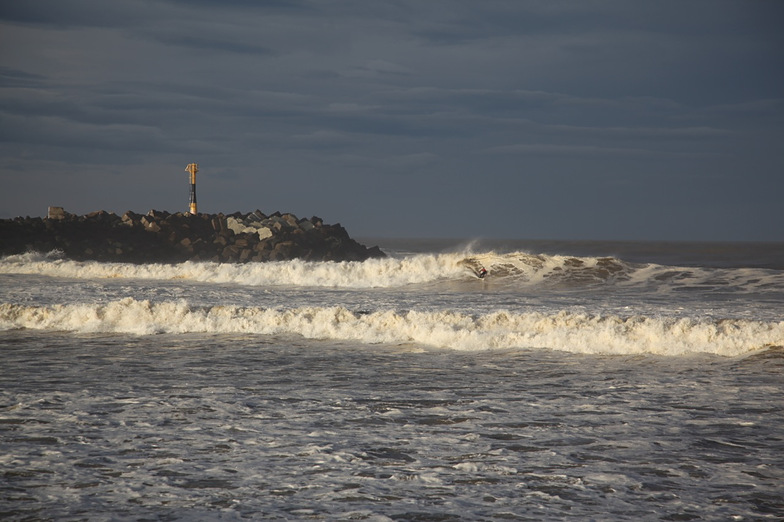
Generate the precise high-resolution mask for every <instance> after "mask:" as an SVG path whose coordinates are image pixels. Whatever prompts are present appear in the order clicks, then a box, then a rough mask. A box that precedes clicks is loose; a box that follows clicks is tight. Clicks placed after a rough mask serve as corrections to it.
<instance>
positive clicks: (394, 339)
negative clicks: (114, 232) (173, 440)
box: [0, 298, 784, 356]
mask: <svg viewBox="0 0 784 522" xmlns="http://www.w3.org/2000/svg"><path fill="white" fill-rule="evenodd" d="M19 328H29V329H38V330H51V331H68V332H79V333H97V332H101V333H125V334H135V335H152V334H160V333H175V334H183V333H208V334H223V333H234V334H236V333H243V334H261V335H272V336H276V335H298V336H302V337H305V338H309V339H323V340H342V341H356V342H359V343H363V344H395V345H397V344H407V343H414V344H420V345H426V346H431V347H437V348H448V349H454V350H469V351H478V350H499V349H552V350H562V351H568V352H575V353H590V354H658V355H689V354H697V353H710V354H716V355H723V356H737V355H742V354H746V353H749V352H752V351H756V350H761V349H764V348H767V347H773V346H781V345H784V322H764V321H752V320H726V319H725V320H708V319H704V320H698V319H686V318H667V317H662V318H657V317H645V316H632V317H620V316H615V315H612V316H591V315H587V314H575V313H567V312H559V313H555V314H545V313H540V312H530V313H511V312H508V311H496V312H492V313H487V314H483V315H468V314H464V313H458V312H454V311H413V310H412V311H406V312H399V311H394V310H381V311H376V312H372V313H368V312H354V311H351V310H348V309H347V308H345V307H340V306H335V307H302V308H294V309H275V308H259V307H238V306H206V307H194V306H190V305H189V304H188V303H187V302H186V301H167V302H160V303H152V302H150V301H146V300H145V301H138V300H135V299H133V298H125V299H122V300H118V301H112V302H108V303H104V304H67V305H52V306H26V305H19V304H0V330H10V329H19Z"/></svg>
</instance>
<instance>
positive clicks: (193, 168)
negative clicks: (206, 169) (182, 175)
mask: <svg viewBox="0 0 784 522" xmlns="http://www.w3.org/2000/svg"><path fill="white" fill-rule="evenodd" d="M185 172H190V173H191V204H190V209H189V212H190V213H191V214H196V173H197V172H199V166H198V165H197V164H195V163H190V164H189V165H188V166H187V167H185Z"/></svg>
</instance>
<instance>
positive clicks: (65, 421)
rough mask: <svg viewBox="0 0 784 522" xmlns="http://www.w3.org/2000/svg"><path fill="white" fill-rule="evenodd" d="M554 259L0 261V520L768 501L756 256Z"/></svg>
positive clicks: (346, 515) (648, 516)
mask: <svg viewBox="0 0 784 522" xmlns="http://www.w3.org/2000/svg"><path fill="white" fill-rule="evenodd" d="M412 245H413V243H412ZM567 253H568V254H570V255H566V254H564V255H560V254H558V255H556V254H540V253H536V252H522V251H519V250H513V251H512V252H507V253H504V252H500V253H499V252H495V251H480V252H478V253H477V252H467V253H466V252H463V253H459V254H458V253H453V254H450V253H447V254H443V253H436V252H434V253H425V254H422V253H415V252H414V253H407V254H399V255H397V256H393V258H392V259H390V260H386V261H383V262H378V261H373V262H368V263H365V264H301V263H290V264H278V265H274V264H268V265H264V266H253V265H248V266H242V267H238V266H224V265H215V264H201V265H200V264H185V265H171V266H168V265H167V266H164V265H148V266H140V267H139V266H133V265H108V264H91V263H72V262H69V261H65V260H59V259H56V257H55V258H53V257H51V256H35V255H28V256H16V257H14V258H7V259H5V260H0V351H1V352H2V357H3V359H2V372H0V464H1V465H0V468H1V469H2V471H1V472H2V480H0V518H3V519H8V520H139V519H148V520H235V519H269V520H308V519H316V520H320V519H324V520H345V519H354V520H543V519H545V520H557V519H567V518H569V519H572V518H577V519H611V520H638V519H645V520H654V519H655V520H658V519H662V520H733V519H734V520H766V519H770V520H779V519H781V518H782V516H784V501H782V500H781V499H782V498H783V497H784V495H782V492H783V490H782V486H781V485H782V484H784V435H783V434H784V414H783V413H782V411H783V409H784V408H782V406H784V386H783V384H784V380H783V379H782V372H783V371H784V349H783V348H782V345H784V335H782V331H784V323H782V317H781V310H782V309H784V306H783V304H784V299H783V298H782V296H784V285H782V273H781V271H780V270H779V269H776V268H769V267H768V265H770V264H767V265H766V266H765V267H754V266H751V265H752V263H740V266H734V267H727V266H718V267H711V266H706V265H705V264H704V263H703V264H693V265H694V266H686V264H687V263H685V262H684V263H683V264H682V265H683V266H681V265H678V264H674V265H656V264H649V263H644V262H641V261H640V260H639V259H635V260H634V261H633V262H631V261H627V260H625V259H623V258H620V257H608V258H603V257H574V256H573V255H571V253H570V252H567ZM660 254H661V256H670V257H673V256H676V257H677V252H669V251H664V252H662V253H660ZM733 255H734V256H735V257H737V256H738V255H740V254H738V253H737V252H735V253H734V254H733ZM773 257H775V256H773ZM741 258H742V256H741ZM733 259H735V258H733ZM733 262H734V261H733ZM477 264H481V265H482V266H486V267H488V269H489V270H490V274H489V276H488V277H487V278H486V279H485V280H478V279H476V277H475V276H474V275H473V272H472V269H473V268H472V267H474V266H476V265H477ZM724 264H726V263H724ZM773 265H775V263H773ZM773 265H770V266H773ZM270 268H276V269H277V270H276V271H273V272H275V273H274V275H270V274H269V272H270V270H269V269H270ZM352 273H354V274H355V275H356V277H354V278H351V277H350V276H351V274H352ZM428 274H430V275H428Z"/></svg>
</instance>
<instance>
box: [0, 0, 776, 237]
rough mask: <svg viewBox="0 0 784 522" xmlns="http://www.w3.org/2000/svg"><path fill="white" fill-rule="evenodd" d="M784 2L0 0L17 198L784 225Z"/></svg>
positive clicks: (455, 221) (100, 204)
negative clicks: (191, 173)
mask: <svg viewBox="0 0 784 522" xmlns="http://www.w3.org/2000/svg"><path fill="white" fill-rule="evenodd" d="M783 27H784V2H782V1H780V0H737V1H723V0H705V1H701V0H690V1H684V0H677V1H666V0H665V1H663V0H656V1H644V0H639V1H632V0H617V1H611V0H596V1H592V0H587V1H586V0H581V1H573V2H563V1H558V0H541V1H523V0H516V1H513V0H508V1H498V0H481V1H478V0H449V1H447V0H392V1H385V2H381V1H368V0H353V1H352V0H348V1H340V0H338V1H329V2H327V1H315V0H258V1H254V0H189V1H186V0H111V1H110V2H106V1H104V0H25V1H4V2H2V3H0V89H1V90H0V93H1V94H0V136H1V137H2V139H1V140H0V147H2V149H1V152H0V182H1V183H2V185H0V217H3V218H8V217H14V216H19V215H21V216H24V215H30V216H43V215H45V214H46V208H47V207H48V206H49V205H56V206H62V207H65V209H66V210H68V211H71V212H74V213H79V214H83V213H87V212H90V211H94V210H99V209H105V210H107V211H113V212H116V213H118V214H122V213H123V212H124V211H126V210H133V211H136V212H147V211H148V210H150V209H153V208H154V209H159V210H168V211H171V212H175V211H184V210H186V209H187V206H188V174H187V173H186V172H185V166H186V165H187V164H188V163H198V164H199V168H200V172H199V174H198V177H197V181H198V183H197V193H198V204H199V210H200V211H202V212H210V213H217V212H224V213H230V212H234V211H237V210H239V211H252V210H255V209H257V208H258V209H261V210H262V211H264V212H267V213H271V212H273V211H275V210H280V211H282V212H293V213H295V214H297V215H298V216H300V217H310V216H312V215H317V216H320V217H322V218H323V219H324V220H325V222H328V223H336V222H340V223H341V224H343V225H344V226H345V227H346V228H347V229H348V231H349V233H350V234H351V235H352V236H376V237H379V236H387V237H465V238H471V237H488V238H519V239H643V240H647V239H650V240H773V241H784V29H782V28H783Z"/></svg>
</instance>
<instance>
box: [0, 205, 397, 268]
mask: <svg viewBox="0 0 784 522" xmlns="http://www.w3.org/2000/svg"><path fill="white" fill-rule="evenodd" d="M53 250H57V251H60V252H62V253H63V255H64V256H65V257H66V258H68V259H73V260H77V261H88V260H94V261H105V262H125V263H179V262H183V261H214V262H220V263H246V262H264V261H286V260H291V259H303V260H306V261H364V260H365V259H369V258H378V257H384V256H385V255H384V253H383V252H382V251H381V250H380V249H379V248H378V247H373V248H367V247H365V246H364V245H361V244H359V243H358V242H356V241H355V240H353V239H351V238H350V237H349V235H348V232H346V229H345V228H343V227H342V226H340V224H339V223H338V224H335V225H327V224H324V222H323V220H322V219H320V218H318V217H315V216H314V217H312V218H308V219H305V218H303V219H299V218H297V216H295V215H294V214H290V213H286V214H281V213H280V212H275V213H273V214H270V215H266V214H264V213H263V212H261V211H260V210H256V211H254V212H250V213H247V214H243V213H240V212H235V213H233V214H228V215H224V214H222V213H220V214H195V215H193V214H187V213H181V212H178V213H173V214H172V213H169V212H165V211H158V210H151V211H149V212H148V213H147V214H137V213H135V212H131V211H128V212H126V213H125V214H123V215H122V216H118V215H116V214H114V213H112V212H106V211H103V210H99V211H97V212H91V213H90V214H86V215H83V216H77V215H74V214H70V213H68V212H65V211H64V210H63V209H62V208H60V207H50V209H49V215H48V216H47V217H46V218H40V217H38V218H31V217H26V218H22V217H18V218H13V219H3V220H0V256H7V255H13V254H21V253H25V252H31V251H32V252H43V253H46V252H51V251H53Z"/></svg>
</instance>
